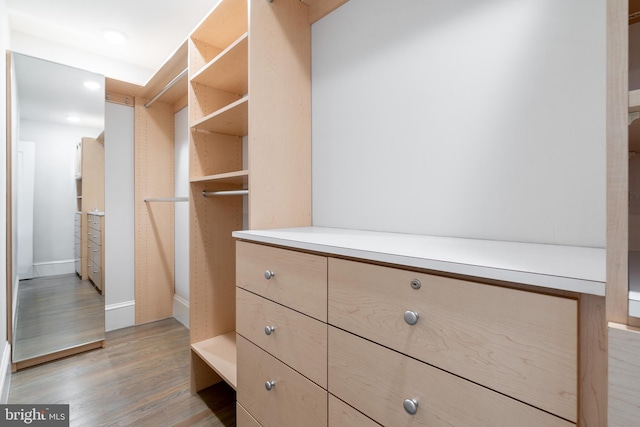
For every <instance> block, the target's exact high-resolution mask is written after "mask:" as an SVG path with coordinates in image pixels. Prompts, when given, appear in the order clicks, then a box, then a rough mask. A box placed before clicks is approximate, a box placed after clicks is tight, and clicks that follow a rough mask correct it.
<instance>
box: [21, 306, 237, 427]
mask: <svg viewBox="0 0 640 427" xmlns="http://www.w3.org/2000/svg"><path fill="white" fill-rule="evenodd" d="M189 351H190V350H189V331H188V330H187V329H186V328H185V327H184V326H183V325H182V324H180V323H179V322H178V321H177V320H175V319H173V318H171V319H166V320H160V321H157V322H153V323H148V324H144V325H139V326H133V327H130V328H125V329H119V330H116V331H112V332H108V333H107V335H106V347H105V348H102V349H98V350H94V351H90V352H87V353H82V354H79V355H76V356H73V357H69V358H66V359H61V360H57V361H54V362H51V363H47V364H45V365H39V366H35V367H32V368H28V369H25V370H23V371H19V372H17V373H14V374H13V375H12V378H11V388H10V392H9V403H48V404H55V403H62V404H69V405H70V420H71V423H70V425H71V426H92V427H93V426H119V427H122V426H136V427H138V426H140V427H146V426H149V427H162V426H178V427H186V426H215V427H220V426H225V427H229V426H235V391H234V390H233V389H232V388H231V387H229V386H228V385H227V384H226V383H224V382H221V383H218V384H216V385H214V386H212V387H209V388H208V389H206V390H204V391H203V392H201V393H198V394H197V395H191V393H190V392H189Z"/></svg>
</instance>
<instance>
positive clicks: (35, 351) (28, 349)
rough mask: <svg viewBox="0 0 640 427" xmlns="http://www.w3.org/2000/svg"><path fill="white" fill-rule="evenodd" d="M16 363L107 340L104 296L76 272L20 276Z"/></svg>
mask: <svg viewBox="0 0 640 427" xmlns="http://www.w3.org/2000/svg"><path fill="white" fill-rule="evenodd" d="M14 331H15V336H14V341H13V363H18V362H24V361H26V360H30V359H35V358H38V357H41V356H43V355H47V354H51V353H56V352H60V351H63V350H67V349H70V348H74V347H80V346H83V345H87V344H88V343H93V342H97V341H101V340H104V297H103V296H102V295H100V294H99V293H98V292H97V291H96V289H95V288H94V287H93V285H92V284H91V283H90V282H89V281H88V280H81V279H80V278H79V277H78V276H77V275H76V274H64V275H59V276H49V277H38V278H35V279H31V280H21V281H20V286H19V288H18V309H17V313H16V326H15V329H14Z"/></svg>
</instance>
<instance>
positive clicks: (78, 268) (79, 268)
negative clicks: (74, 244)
mask: <svg viewBox="0 0 640 427" xmlns="http://www.w3.org/2000/svg"><path fill="white" fill-rule="evenodd" d="M74 264H75V267H76V273H78V274H79V275H82V264H81V262H80V259H79V258H76V260H75V263H74Z"/></svg>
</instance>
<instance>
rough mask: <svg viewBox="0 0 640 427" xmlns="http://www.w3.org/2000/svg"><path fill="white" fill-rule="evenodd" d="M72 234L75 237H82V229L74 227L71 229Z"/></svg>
mask: <svg viewBox="0 0 640 427" xmlns="http://www.w3.org/2000/svg"><path fill="white" fill-rule="evenodd" d="M73 236H74V237H75V238H76V239H81V238H82V230H81V228H80V227H74V229H73Z"/></svg>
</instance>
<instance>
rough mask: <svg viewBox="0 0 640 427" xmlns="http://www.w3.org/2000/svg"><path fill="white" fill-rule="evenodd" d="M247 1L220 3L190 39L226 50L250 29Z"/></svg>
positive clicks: (238, 0) (235, 0)
mask: <svg viewBox="0 0 640 427" xmlns="http://www.w3.org/2000/svg"><path fill="white" fill-rule="evenodd" d="M247 16H248V11H247V0H226V1H223V2H220V3H218V6H216V7H215V9H214V10H212V11H211V13H210V15H209V16H208V17H207V18H206V19H204V20H203V21H202V22H201V23H200V24H199V25H198V26H197V27H196V29H195V30H194V31H193V32H192V33H191V35H190V36H189V38H191V39H192V40H194V41H197V42H201V43H205V44H207V45H209V46H213V47H217V48H219V49H220V50H222V49H224V48H226V47H227V46H229V45H230V44H231V43H233V41H234V40H236V39H237V38H238V37H240V35H241V34H243V33H246V32H247V30H248V29H249V22H248V20H247Z"/></svg>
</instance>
